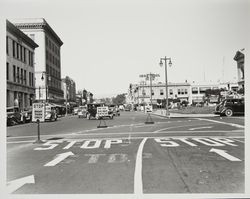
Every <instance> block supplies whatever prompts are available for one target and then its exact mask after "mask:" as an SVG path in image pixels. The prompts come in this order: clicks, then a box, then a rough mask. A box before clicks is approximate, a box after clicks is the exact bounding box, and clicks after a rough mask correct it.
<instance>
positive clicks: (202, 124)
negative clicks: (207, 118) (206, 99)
mask: <svg viewBox="0 0 250 199" xmlns="http://www.w3.org/2000/svg"><path fill="white" fill-rule="evenodd" d="M208 124H213V123H208ZM208 124H196V125H194V124H188V125H182V126H171V127H168V128H163V129H159V130H157V131H154V132H153V133H159V132H161V131H164V130H168V129H173V128H181V127H187V126H201V125H208Z"/></svg>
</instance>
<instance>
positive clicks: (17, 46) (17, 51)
mask: <svg viewBox="0 0 250 199" xmlns="http://www.w3.org/2000/svg"><path fill="white" fill-rule="evenodd" d="M16 58H17V59H19V44H18V43H17V44H16Z"/></svg>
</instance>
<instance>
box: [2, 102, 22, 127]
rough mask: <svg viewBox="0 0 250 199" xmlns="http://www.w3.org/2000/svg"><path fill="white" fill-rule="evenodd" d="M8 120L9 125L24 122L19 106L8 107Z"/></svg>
mask: <svg viewBox="0 0 250 199" xmlns="http://www.w3.org/2000/svg"><path fill="white" fill-rule="evenodd" d="M6 120H7V126H13V125H16V124H20V123H22V114H21V113H20V111H19V107H15V106H12V107H7V110H6Z"/></svg>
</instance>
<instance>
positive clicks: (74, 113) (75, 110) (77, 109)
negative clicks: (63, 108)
mask: <svg viewBox="0 0 250 199" xmlns="http://www.w3.org/2000/svg"><path fill="white" fill-rule="evenodd" d="M78 111H79V107H74V109H73V115H78Z"/></svg>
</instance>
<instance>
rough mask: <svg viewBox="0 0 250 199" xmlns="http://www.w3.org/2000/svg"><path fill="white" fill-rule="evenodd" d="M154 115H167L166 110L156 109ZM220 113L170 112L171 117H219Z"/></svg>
mask: <svg viewBox="0 0 250 199" xmlns="http://www.w3.org/2000/svg"><path fill="white" fill-rule="evenodd" d="M152 115H157V116H161V117H166V118H168V117H167V116H166V110H156V111H154V112H153V113H152ZM218 116H219V115H215V114H182V113H171V112H170V118H171V117H174V118H187V117H218Z"/></svg>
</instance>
